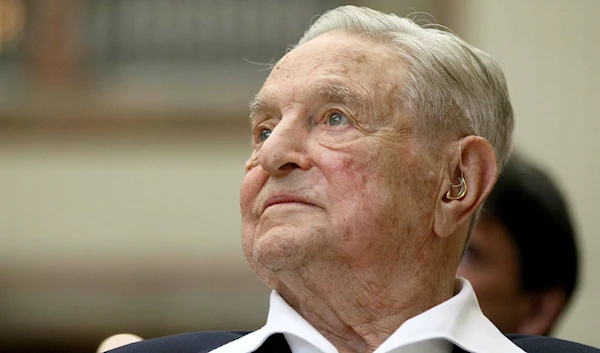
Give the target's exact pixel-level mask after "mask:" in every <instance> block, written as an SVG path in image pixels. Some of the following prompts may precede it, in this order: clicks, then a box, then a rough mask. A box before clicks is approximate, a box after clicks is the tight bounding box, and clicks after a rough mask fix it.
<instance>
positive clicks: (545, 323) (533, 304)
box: [518, 288, 567, 336]
mask: <svg viewBox="0 0 600 353" xmlns="http://www.w3.org/2000/svg"><path fill="white" fill-rule="evenodd" d="M566 303H567V296H566V294H565V291H564V290H562V289H561V288H553V289H550V290H547V291H544V292H535V293H532V294H531V298H530V303H529V308H528V309H529V310H528V312H527V314H526V315H524V317H523V319H522V321H521V323H520V324H519V326H518V332H519V333H521V334H526V335H540V336H544V335H548V334H550V330H552V326H554V323H555V322H556V320H557V319H558V317H559V316H560V313H561V312H562V310H563V309H564V307H565V304H566Z"/></svg>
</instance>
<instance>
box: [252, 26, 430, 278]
mask: <svg viewBox="0 0 600 353" xmlns="http://www.w3.org/2000/svg"><path fill="white" fill-rule="evenodd" d="M390 61H392V62H394V61H395V62H396V65H389V62H390ZM404 73H405V72H404V70H403V68H402V64H401V63H400V62H399V61H398V59H395V58H392V56H391V54H390V53H389V52H388V51H387V50H386V49H385V48H384V47H383V46H381V45H378V46H374V45H373V43H370V42H367V41H364V40H360V39H358V38H355V37H353V36H350V35H347V34H341V33H337V34H326V35H322V36H320V37H318V38H316V39H315V40H313V41H311V42H309V43H307V44H305V45H303V46H301V47H300V48H297V49H296V50H294V51H292V52H291V53H290V54H288V55H287V56H286V57H285V58H284V59H282V60H281V61H280V62H279V63H278V64H277V66H276V67H275V68H274V69H273V72H272V74H271V75H270V76H269V78H268V79H267V81H266V82H265V84H264V86H263V88H262V89H261V91H260V93H259V95H258V96H259V97H260V100H261V102H262V104H261V107H262V108H261V109H260V110H259V111H258V112H257V113H256V114H255V115H254V116H253V124H252V128H253V132H254V136H253V139H254V140H253V141H254V143H255V151H254V153H253V155H252V157H251V159H250V161H249V162H248V165H247V174H246V177H245V178H244V181H243V184H242V192H241V209H242V220H243V231H242V234H243V247H244V252H245V255H246V258H247V259H248V261H249V262H250V264H251V266H252V267H253V269H254V270H255V271H257V272H259V274H260V276H261V278H262V279H263V280H265V281H266V282H267V283H268V284H270V285H272V286H273V287H275V288H277V287H278V283H277V282H278V280H277V279H274V278H273V276H272V273H273V272H276V271H279V270H282V269H286V270H292V269H294V268H301V267H303V266H305V265H307V264H308V263H310V262H314V261H324V262H335V263H339V264H344V265H345V266H348V265H349V266H357V267H361V268H369V267H371V266H378V267H380V268H385V269H386V270H385V271H384V273H387V274H389V275H392V274H393V272H394V270H398V269H399V268H402V267H403V266H402V265H401V264H398V263H397V262H398V259H409V258H411V257H412V256H417V253H416V251H415V250H416V249H419V248H420V245H422V244H423V243H424V241H425V239H424V234H427V233H428V230H429V229H430V228H431V222H432V211H433V209H434V206H433V205H434V203H435V202H436V197H437V195H436V193H435V192H436V191H437V190H436V189H437V185H436V183H437V182H438V175H437V174H438V173H437V171H436V170H435V169H434V161H433V159H432V158H431V157H430V156H429V155H427V154H426V153H425V152H424V151H423V150H422V149H421V148H420V147H419V145H418V144H417V143H416V139H415V137H414V135H413V125H412V122H411V119H410V118H409V117H406V116H404V115H403V114H402V110H400V109H398V108H399V103H398V100H397V99H396V98H395V96H396V95H397V93H398V89H399V88H398V85H399V83H401V82H402V81H403V75H404ZM327 84H331V85H343V86H344V87H346V88H348V90H349V91H352V92H353V93H354V95H355V96H356V98H359V99H360V102H357V101H355V100H354V99H353V100H352V101H351V102H332V101H331V100H329V99H328V96H327V95H326V94H322V95H320V94H318V92H319V91H320V90H321V87H323V86H326V85H327ZM345 103H348V104H345ZM335 113H340V114H343V116H344V117H345V118H347V122H345V123H344V124H342V125H337V126H331V124H328V119H329V118H331V115H332V114H335ZM265 129H267V130H269V131H272V132H271V135H270V137H268V138H267V139H266V140H265V141H264V142H261V141H260V133H261V131H263V130H265ZM277 195H287V196H289V197H292V198H298V199H300V200H301V202H285V203H279V204H276V205H273V206H270V207H268V208H267V209H264V205H265V202H267V200H268V199H269V198H270V197H274V196H277ZM409 244H410V246H409ZM265 270H267V271H265ZM378 274H379V275H381V274H382V273H381V272H378Z"/></svg>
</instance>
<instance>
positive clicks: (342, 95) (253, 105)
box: [249, 82, 364, 122]
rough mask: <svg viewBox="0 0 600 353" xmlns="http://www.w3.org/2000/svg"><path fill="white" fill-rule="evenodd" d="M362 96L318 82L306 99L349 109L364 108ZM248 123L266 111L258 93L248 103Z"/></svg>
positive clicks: (327, 83)
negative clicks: (335, 104)
mask: <svg viewBox="0 0 600 353" xmlns="http://www.w3.org/2000/svg"><path fill="white" fill-rule="evenodd" d="M363 97H364V96H363V95H362V94H360V93H359V92H358V91H356V90H354V89H352V88H350V87H348V86H346V85H343V84H341V83H330V82H319V83H317V84H316V85H315V86H314V88H312V89H310V93H309V94H308V95H307V99H309V100H313V99H321V100H326V101H327V102H330V103H340V104H343V105H345V106H348V107H350V108H354V109H356V108H359V109H362V108H364V102H363ZM249 107H250V122H253V121H254V118H255V117H256V115H257V114H258V113H260V112H264V111H267V110H268V109H269V104H268V103H267V101H266V99H264V98H263V97H261V95H260V93H258V94H257V95H255V96H254V99H253V100H252V101H250V105H249Z"/></svg>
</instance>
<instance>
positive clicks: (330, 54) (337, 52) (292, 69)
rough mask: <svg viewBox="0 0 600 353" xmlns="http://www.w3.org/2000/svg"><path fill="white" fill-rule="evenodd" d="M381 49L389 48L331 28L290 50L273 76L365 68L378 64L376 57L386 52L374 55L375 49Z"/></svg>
mask: <svg viewBox="0 0 600 353" xmlns="http://www.w3.org/2000/svg"><path fill="white" fill-rule="evenodd" d="M379 51H381V52H385V51H386V49H385V48H384V46H383V45H382V44H381V43H377V42H375V41H373V40H370V39H367V38H361V37H359V36H357V35H354V34H349V33H345V32H340V31H333V32H328V33H325V34H322V35H320V36H318V37H316V38H314V39H312V40H310V41H308V42H307V43H304V44H302V45H300V46H298V47H297V48H295V49H294V50H292V51H290V52H289V53H287V54H286V55H285V56H284V57H283V58H282V59H281V60H279V62H277V64H275V66H274V67H273V70H272V71H271V75H269V78H272V77H274V76H277V75H282V74H284V75H285V74H288V73H298V72H301V71H305V70H306V71H314V70H316V69H318V70H319V71H322V72H324V73H331V72H336V71H340V70H341V71H347V70H348V69H351V68H352V69H365V68H368V67H372V66H376V64H377V63H375V62H374V60H376V59H377V58H378V57H379V56H380V55H381V54H383V53H378V54H379V55H373V52H379ZM386 54H387V53H386ZM374 64H375V65H374ZM267 80H269V79H267Z"/></svg>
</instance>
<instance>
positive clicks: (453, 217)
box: [433, 136, 498, 237]
mask: <svg viewBox="0 0 600 353" xmlns="http://www.w3.org/2000/svg"><path fill="white" fill-rule="evenodd" d="M459 144H460V147H459ZM445 159H446V162H445V163H446V166H447V167H446V174H445V179H446V180H444V181H443V182H442V183H441V186H440V190H439V194H438V199H437V205H436V210H435V219H434V222H433V231H434V232H435V234H437V235H438V236H439V237H447V236H450V235H452V234H454V232H455V231H456V230H457V229H459V228H460V227H461V226H463V225H465V224H467V223H468V221H469V219H470V218H471V217H472V216H473V213H474V212H475V210H477V207H479V205H481V204H482V203H483V201H484V200H485V198H486V197H487V196H488V195H489V194H490V192H491V191H492V188H493V187H494V184H495V183H496V179H497V178H498V163H497V162H496V153H495V152H494V149H493V148H492V145H491V144H490V143H489V142H488V140H486V139H485V138H483V137H480V136H467V137H463V138H461V139H460V140H459V141H458V143H451V144H449V146H448V151H447V153H446V158H445ZM461 159H462V161H461ZM461 164H462V166H461ZM461 173H462V174H461ZM461 175H462V176H463V177H464V180H465V183H466V186H467V192H466V194H465V195H464V197H462V198H460V199H456V200H449V199H448V198H446V193H447V192H448V191H449V190H450V183H452V184H455V185H456V184H458V183H459V181H458V180H459V179H458V178H459V177H460V176H461ZM451 192H453V195H455V194H456V193H455V191H451Z"/></svg>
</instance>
